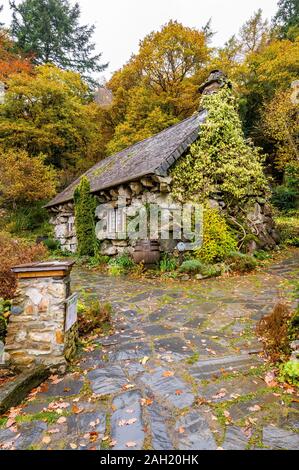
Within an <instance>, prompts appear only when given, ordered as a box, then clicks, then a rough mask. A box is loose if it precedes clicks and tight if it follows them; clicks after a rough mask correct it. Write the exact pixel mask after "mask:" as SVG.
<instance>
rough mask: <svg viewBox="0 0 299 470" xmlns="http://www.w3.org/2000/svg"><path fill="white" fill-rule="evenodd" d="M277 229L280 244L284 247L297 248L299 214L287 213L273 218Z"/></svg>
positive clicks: (295, 212)
mask: <svg viewBox="0 0 299 470" xmlns="http://www.w3.org/2000/svg"><path fill="white" fill-rule="evenodd" d="M275 222H276V225H277V229H278V230H279V233H280V237H281V242H282V243H283V244H285V245H293V246H297V244H298V239H299V213H298V211H289V212H288V213H287V214H280V215H278V216H276V217H275Z"/></svg>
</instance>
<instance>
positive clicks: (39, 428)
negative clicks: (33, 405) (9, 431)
mask: <svg viewBox="0 0 299 470" xmlns="http://www.w3.org/2000/svg"><path fill="white" fill-rule="evenodd" d="M46 429H47V424H46V423H44V422H43V421H32V422H30V423H22V424H21V425H20V426H19V427H18V433H19V434H20V436H19V437H18V439H17V440H16V444H15V447H16V449H20V450H27V449H29V448H30V447H31V446H33V445H35V444H37V443H39V442H40V441H41V437H42V434H43V433H44V431H45V430H46Z"/></svg>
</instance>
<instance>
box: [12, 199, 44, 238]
mask: <svg viewBox="0 0 299 470" xmlns="http://www.w3.org/2000/svg"><path fill="white" fill-rule="evenodd" d="M44 204H45V202H44V201H41V202H35V203H32V204H30V205H25V206H24V205H21V206H18V207H17V208H16V209H12V210H10V211H9V212H8V214H7V216H6V217H5V220H4V223H5V226H6V227H5V228H6V229H7V230H8V231H9V232H10V233H13V234H17V235H20V234H24V233H26V232H30V233H36V234H39V233H41V235H48V234H49V233H51V230H52V227H51V226H50V224H49V213H48V211H47V210H46V209H44V207H43V206H44ZM42 232H43V233H42Z"/></svg>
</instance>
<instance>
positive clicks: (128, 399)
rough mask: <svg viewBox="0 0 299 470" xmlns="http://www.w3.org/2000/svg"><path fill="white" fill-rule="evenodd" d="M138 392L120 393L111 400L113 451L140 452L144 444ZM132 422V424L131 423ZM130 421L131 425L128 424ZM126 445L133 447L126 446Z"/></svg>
mask: <svg viewBox="0 0 299 470" xmlns="http://www.w3.org/2000/svg"><path fill="white" fill-rule="evenodd" d="M141 398H142V395H141V393H140V392H139V391H135V390H133V391H129V392H125V393H122V394H121V395H119V396H117V397H116V398H114V400H113V404H112V406H113V410H114V412H113V413H112V416H111V437H112V440H113V441H116V444H115V445H114V447H113V450H129V449H131V450H140V449H142V446H143V442H144V436H145V434H144V429H143V428H144V424H143V419H142V410H141V404H140V400H141ZM132 420H134V422H133V421H132ZM130 421H131V423H130ZM128 443H135V445H132V446H128V445H127V444H128Z"/></svg>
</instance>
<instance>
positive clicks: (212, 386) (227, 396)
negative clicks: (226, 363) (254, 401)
mask: <svg viewBox="0 0 299 470" xmlns="http://www.w3.org/2000/svg"><path fill="white" fill-rule="evenodd" d="M264 387H265V382H264V381H263V380H261V379H259V378H256V377H236V378H232V379H227V380H222V381H220V382H219V381H217V382H211V383H209V384H208V385H205V386H202V385H201V386H199V388H198V394H199V395H200V396H201V397H203V398H205V399H207V400H211V401H212V402H213V403H222V402H225V401H230V400H234V399H236V398H237V395H239V396H241V397H243V396H244V395H247V394H249V393H255V392H257V391H258V390H259V389H261V388H264ZM221 392H222V393H221ZM220 393H221V394H220ZM222 395H223V396H222ZM271 396H272V397H273V399H276V400H277V398H275V397H274V395H273V394H272V395H271ZM234 397H235V398H234ZM240 405H242V406H243V405H244V403H241V404H240ZM248 406H250V405H248Z"/></svg>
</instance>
